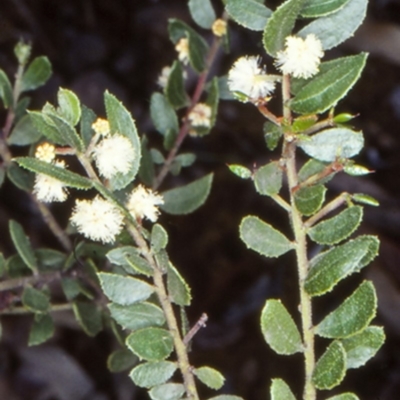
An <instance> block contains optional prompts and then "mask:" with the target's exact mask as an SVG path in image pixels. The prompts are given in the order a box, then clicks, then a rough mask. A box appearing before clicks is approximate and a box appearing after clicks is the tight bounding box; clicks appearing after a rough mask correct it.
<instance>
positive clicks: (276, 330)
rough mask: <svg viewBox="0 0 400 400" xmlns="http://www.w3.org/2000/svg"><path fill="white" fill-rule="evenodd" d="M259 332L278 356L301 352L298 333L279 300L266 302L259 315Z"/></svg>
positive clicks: (301, 347)
mask: <svg viewBox="0 0 400 400" xmlns="http://www.w3.org/2000/svg"><path fill="white" fill-rule="evenodd" d="M261 331H262V333H263V335H264V339H265V341H266V342H267V343H268V344H269V345H270V347H271V348H272V349H273V350H274V351H276V352H277V353H278V354H284V355H290V354H295V353H298V352H301V351H303V345H302V342H301V336H300V332H299V330H298V329H297V326H296V324H295V323H294V321H293V319H292V317H291V316H290V314H289V313H288V311H287V310H286V308H285V306H284V305H283V304H282V303H281V301H280V300H267V302H266V303H265V306H264V308H263V310H262V314H261Z"/></svg>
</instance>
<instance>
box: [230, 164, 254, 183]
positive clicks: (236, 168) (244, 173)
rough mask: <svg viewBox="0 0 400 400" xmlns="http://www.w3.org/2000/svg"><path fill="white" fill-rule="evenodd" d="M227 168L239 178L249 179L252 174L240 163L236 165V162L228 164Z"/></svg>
mask: <svg viewBox="0 0 400 400" xmlns="http://www.w3.org/2000/svg"><path fill="white" fill-rule="evenodd" d="M228 168H229V169H230V170H231V171H232V172H233V173H234V174H235V175H236V176H238V177H239V178H242V179H249V178H250V177H251V175H252V173H251V171H250V170H249V169H248V168H246V167H243V166H242V165H238V164H230V165H229V164H228Z"/></svg>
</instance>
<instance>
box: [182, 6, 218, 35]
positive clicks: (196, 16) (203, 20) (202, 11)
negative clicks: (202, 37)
mask: <svg viewBox="0 0 400 400" xmlns="http://www.w3.org/2000/svg"><path fill="white" fill-rule="evenodd" d="M188 5H189V11H190V15H191V16H192V18H193V20H194V22H196V24H197V25H199V26H201V27H202V28H204V29H211V26H212V24H213V22H214V21H215V20H216V19H217V17H216V15H215V11H214V8H213V6H212V4H211V1H210V0H189V4H188Z"/></svg>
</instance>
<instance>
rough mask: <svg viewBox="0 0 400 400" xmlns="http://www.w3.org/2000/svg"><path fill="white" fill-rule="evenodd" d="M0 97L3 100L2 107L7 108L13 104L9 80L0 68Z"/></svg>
mask: <svg viewBox="0 0 400 400" xmlns="http://www.w3.org/2000/svg"><path fill="white" fill-rule="evenodd" d="M0 98H1V99H2V100H3V104H4V108H8V107H10V106H11V105H12V104H13V89H12V86H11V82H10V80H9V79H8V77H7V75H6V74H5V72H4V71H3V70H2V69H0Z"/></svg>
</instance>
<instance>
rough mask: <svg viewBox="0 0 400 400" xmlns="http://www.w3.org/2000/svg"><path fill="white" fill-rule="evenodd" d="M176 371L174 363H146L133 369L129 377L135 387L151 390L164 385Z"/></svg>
mask: <svg viewBox="0 0 400 400" xmlns="http://www.w3.org/2000/svg"><path fill="white" fill-rule="evenodd" d="M176 369H177V366H176V363H173V362H171V361H159V362H146V363H143V364H140V365H138V366H137V367H135V368H134V369H133V370H132V371H131V373H130V374H129V376H130V377H131V379H132V380H133V382H134V383H135V385H137V386H139V387H144V388H151V387H153V386H157V385H162V384H163V383H165V382H166V381H167V380H168V379H169V378H171V376H172V375H173V374H174V372H175V371H176Z"/></svg>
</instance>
